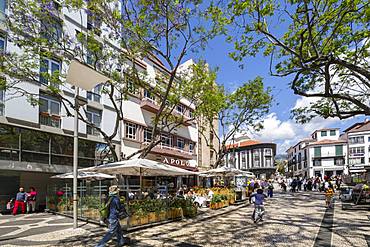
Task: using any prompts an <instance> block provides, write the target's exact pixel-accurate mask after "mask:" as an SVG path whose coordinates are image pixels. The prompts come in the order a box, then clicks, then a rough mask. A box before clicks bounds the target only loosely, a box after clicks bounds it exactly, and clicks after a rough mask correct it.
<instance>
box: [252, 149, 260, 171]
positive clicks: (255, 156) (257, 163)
mask: <svg viewBox="0 0 370 247" xmlns="http://www.w3.org/2000/svg"><path fill="white" fill-rule="evenodd" d="M253 165H254V167H259V166H260V152H259V150H254V151H253Z"/></svg>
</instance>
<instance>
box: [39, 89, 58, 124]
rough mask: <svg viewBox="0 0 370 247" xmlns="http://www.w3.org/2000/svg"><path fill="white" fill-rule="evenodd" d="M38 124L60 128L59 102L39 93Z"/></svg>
mask: <svg viewBox="0 0 370 247" xmlns="http://www.w3.org/2000/svg"><path fill="white" fill-rule="evenodd" d="M39 101H40V106H39V114H40V119H39V121H40V124H42V125H48V126H52V127H56V128H60V102H59V101H58V100H57V99H54V98H52V97H50V96H46V95H40V98H39Z"/></svg>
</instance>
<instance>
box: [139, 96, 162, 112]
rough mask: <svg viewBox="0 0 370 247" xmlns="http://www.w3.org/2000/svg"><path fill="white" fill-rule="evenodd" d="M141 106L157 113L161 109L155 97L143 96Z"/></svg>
mask: <svg viewBox="0 0 370 247" xmlns="http://www.w3.org/2000/svg"><path fill="white" fill-rule="evenodd" d="M140 107H141V108H142V109H144V110H147V111H149V112H152V113H157V112H158V111H159V105H157V104H156V102H155V101H154V100H153V99H150V98H143V99H142V101H141V104H140Z"/></svg>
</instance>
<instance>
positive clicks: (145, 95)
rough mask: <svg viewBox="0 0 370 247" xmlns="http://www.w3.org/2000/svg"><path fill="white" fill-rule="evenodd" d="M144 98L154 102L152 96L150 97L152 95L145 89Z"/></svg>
mask: <svg viewBox="0 0 370 247" xmlns="http://www.w3.org/2000/svg"><path fill="white" fill-rule="evenodd" d="M144 98H145V99H149V100H150V101H152V102H154V100H155V97H154V95H152V94H151V93H150V91H149V90H147V89H145V90H144Z"/></svg>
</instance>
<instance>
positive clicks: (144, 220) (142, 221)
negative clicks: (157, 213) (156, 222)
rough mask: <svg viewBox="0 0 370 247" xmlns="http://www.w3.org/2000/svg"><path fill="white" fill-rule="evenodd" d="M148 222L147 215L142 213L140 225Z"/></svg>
mask: <svg viewBox="0 0 370 247" xmlns="http://www.w3.org/2000/svg"><path fill="white" fill-rule="evenodd" d="M148 223H149V218H148V215H143V216H141V217H140V225H146V224H148Z"/></svg>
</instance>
